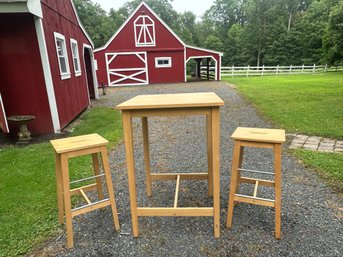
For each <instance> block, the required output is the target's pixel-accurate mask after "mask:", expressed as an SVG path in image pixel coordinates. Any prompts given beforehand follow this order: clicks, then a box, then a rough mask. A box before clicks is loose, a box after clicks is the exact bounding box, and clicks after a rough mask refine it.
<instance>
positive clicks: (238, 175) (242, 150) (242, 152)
mask: <svg viewBox="0 0 343 257" xmlns="http://www.w3.org/2000/svg"><path fill="white" fill-rule="evenodd" d="M243 154H244V146H241V147H240V148H239V160H238V169H240V168H242V164H243ZM238 169H237V185H236V194H238V193H239V188H240V185H241V181H240V178H241V171H240V170H238Z"/></svg>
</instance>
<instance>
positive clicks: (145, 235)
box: [29, 82, 343, 256]
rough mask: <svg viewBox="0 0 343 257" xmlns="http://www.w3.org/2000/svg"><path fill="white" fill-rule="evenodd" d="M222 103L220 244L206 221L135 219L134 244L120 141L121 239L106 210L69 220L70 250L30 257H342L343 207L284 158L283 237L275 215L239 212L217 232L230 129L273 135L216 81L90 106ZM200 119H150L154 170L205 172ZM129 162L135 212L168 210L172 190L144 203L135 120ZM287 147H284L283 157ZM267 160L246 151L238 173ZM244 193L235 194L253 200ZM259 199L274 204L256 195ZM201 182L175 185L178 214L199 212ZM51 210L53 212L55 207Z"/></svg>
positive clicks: (159, 188)
mask: <svg viewBox="0 0 343 257" xmlns="http://www.w3.org/2000/svg"><path fill="white" fill-rule="evenodd" d="M208 91H213V92H215V93H217V94H218V95H219V96H220V97H221V98H222V99H223V100H224V101H225V106H224V107H223V108H221V113H220V114H221V145H220V151H221V156H220V160H221V164H220V179H221V181H220V184H221V188H220V193H221V198H220V204H221V237H220V239H215V238H214V237H213V219H212V218H211V217H200V218H194V217H147V218H145V217H144V218H143V217H142V218H139V225H140V237H139V238H133V236H132V231H131V218H130V208H129V192H128V183H127V174H126V163H125V149H124V145H123V142H121V143H120V144H119V145H118V146H117V148H116V149H114V150H113V151H112V152H111V153H110V161H111V171H112V174H113V177H112V178H113V181H114V186H115V194H116V198H117V207H118V211H119V220H120V223H121V230H120V232H116V231H115V230H114V228H113V220H112V216H111V212H110V209H109V208H108V207H107V208H105V209H104V210H97V211H94V212H92V213H88V214H86V215H83V216H79V217H77V218H75V219H74V221H73V227H74V245H75V247H74V248H73V249H71V250H67V249H66V248H65V243H66V233H65V230H64V228H63V231H61V234H60V236H58V237H56V238H53V239H51V240H49V241H48V242H47V243H45V244H44V245H42V246H41V247H40V248H39V249H36V250H35V251H34V252H33V253H31V254H29V255H31V256H343V226H342V220H343V212H342V210H343V208H342V207H343V201H342V199H341V198H340V197H339V196H337V195H336V194H335V193H333V192H332V191H331V190H330V188H328V187H327V186H326V185H325V184H324V183H323V182H322V181H321V180H320V179H319V178H318V177H317V175H316V174H315V173H314V172H313V171H311V170H309V169H306V168H305V167H304V166H303V165H301V164H300V163H299V161H297V160H296V159H295V158H293V157H292V156H291V155H289V154H288V153H287V152H286V151H283V163H282V170H283V188H282V197H283V199H282V239H281V240H276V239H275V238H274V210H273V209H271V208H268V207H262V206H253V205H247V204H239V205H237V206H236V207H235V210H234V218H233V227H232V229H227V228H225V221H226V214H227V201H228V192H229V179H230V172H229V171H230V169H231V160H232V148H233V144H232V141H231V139H230V135H231V134H232V132H233V131H234V130H235V128H236V127H238V126H248V127H265V128H269V127H272V125H271V124H270V123H268V122H267V121H265V120H264V119H263V118H261V117H260V115H259V114H258V113H257V112H256V110H255V109H254V108H253V107H252V106H251V105H250V104H249V103H248V102H246V101H245V100H244V99H243V98H242V97H241V96H240V95H239V94H238V93H237V91H236V90H235V89H234V88H233V87H229V86H228V85H227V84H225V83H222V82H202V83H188V84H168V85H153V86H142V87H129V88H121V89H110V90H107V95H106V96H101V98H100V100H98V101H96V102H94V105H96V106H110V107H114V106H116V105H117V104H119V103H121V102H123V101H124V100H127V99H129V98H131V97H133V96H135V95H138V94H156V93H178V92H208ZM204 125H205V118H204V117H196V116H192V117H186V118H184V117H181V118H179V117H171V118H170V117H168V118H166V117H164V118H151V119H149V136H150V143H151V146H150V151H151V167H152V171H158V172H173V171H174V172H175V171H182V172H201V171H206V169H207V162H206V142H205V130H204ZM134 140H135V145H134V147H135V159H136V173H137V185H138V195H139V199H138V204H139V205H140V206H157V205H162V206H171V205H172V203H173V198H174V190H175V182H174V181H168V182H154V183H153V196H152V198H151V199H148V198H147V197H146V195H145V183H144V178H145V176H144V162H143V161H144V159H143V145H142V132H141V123H140V120H138V119H135V120H134ZM286 147H287V144H286V145H285V146H284V150H285V148H286ZM272 160H273V159H272V152H271V151H270V150H268V149H263V150H262V149H247V151H246V152H245V159H244V163H243V165H244V167H245V168H254V169H262V170H267V171H271V170H272V167H273V166H272V165H273V162H272ZM251 191H252V188H251V187H249V186H246V187H245V186H244V187H243V189H242V192H251ZM259 192H260V196H262V197H263V196H268V195H269V196H270V195H271V196H273V192H272V191H270V189H261V190H260V191H259ZM211 204H212V200H211V199H209V198H208V197H207V185H206V183H205V182H204V181H195V182H194V181H182V182H181V188H180V195H179V205H180V206H194V205H195V206H206V205H211ZM56 212H57V205H56Z"/></svg>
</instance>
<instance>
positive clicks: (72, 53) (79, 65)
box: [70, 38, 82, 77]
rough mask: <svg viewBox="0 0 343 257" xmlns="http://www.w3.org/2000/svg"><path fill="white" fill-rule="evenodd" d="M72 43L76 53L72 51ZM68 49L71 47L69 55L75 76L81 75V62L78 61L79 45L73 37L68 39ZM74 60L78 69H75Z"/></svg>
mask: <svg viewBox="0 0 343 257" xmlns="http://www.w3.org/2000/svg"><path fill="white" fill-rule="evenodd" d="M73 44H74V45H75V46H76V48H75V49H76V53H74V51H73ZM70 49H71V56H72V59H73V66H74V72H75V76H76V77H78V76H81V73H82V72H81V62H80V54H79V46H78V44H77V41H76V40H75V39H73V38H71V39H70ZM75 61H76V62H77V66H78V67H79V69H78V70H77V69H76V67H75Z"/></svg>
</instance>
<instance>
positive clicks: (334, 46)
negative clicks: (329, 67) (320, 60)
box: [324, 1, 343, 65]
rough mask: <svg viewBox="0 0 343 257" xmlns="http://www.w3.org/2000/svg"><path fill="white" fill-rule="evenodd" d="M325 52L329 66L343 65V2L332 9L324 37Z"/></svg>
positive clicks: (325, 58)
mask: <svg viewBox="0 0 343 257" xmlns="http://www.w3.org/2000/svg"><path fill="white" fill-rule="evenodd" d="M324 51H325V57H324V60H326V61H327V62H328V63H329V64H336V65H338V64H341V63H343V1H340V2H338V3H337V4H336V5H335V6H333V7H332V9H331V12H330V18H329V24H328V28H327V31H326V33H325V37H324Z"/></svg>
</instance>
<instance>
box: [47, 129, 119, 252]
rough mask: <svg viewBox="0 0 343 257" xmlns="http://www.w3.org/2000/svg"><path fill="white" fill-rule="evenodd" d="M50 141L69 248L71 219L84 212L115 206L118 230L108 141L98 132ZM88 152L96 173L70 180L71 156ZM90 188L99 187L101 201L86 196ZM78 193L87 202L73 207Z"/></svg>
mask: <svg viewBox="0 0 343 257" xmlns="http://www.w3.org/2000/svg"><path fill="white" fill-rule="evenodd" d="M50 142H51V144H52V146H53V148H54V150H55V161H56V180H57V181H56V182H57V199H58V214H59V221H60V223H61V224H63V223H64V216H65V220H66V227H67V247H68V248H72V247H73V245H74V241H73V227H72V218H73V217H75V216H77V215H80V214H83V213H87V212H90V211H93V210H96V209H99V208H103V207H106V206H108V205H110V206H111V208H112V215H113V220H114V227H115V229H116V230H119V228H120V227H119V220H118V213H117V207H116V203H115V197H114V192H113V186H112V179H111V172H110V167H109V162H108V156H107V149H106V145H107V143H108V141H107V140H106V139H104V138H102V137H101V136H99V135H98V134H90V135H84V136H77V137H69V138H63V139H56V140H51V141H50ZM88 154H91V155H92V161H93V167H94V173H95V175H94V176H92V177H88V178H82V179H79V180H76V181H72V182H70V180H69V165H68V160H69V158H72V157H77V156H82V155H88ZM98 154H100V155H101V159H102V166H103V170H104V173H103V174H101V173H100V165H99V156H98ZM102 177H105V181H106V184H107V194H108V198H104V194H103V188H102V184H101V178H102ZM88 180H95V183H93V184H89V185H85V186H81V187H78V188H74V189H70V185H72V184H77V183H81V182H85V181H88ZM91 190H97V193H98V197H99V201H96V202H91V201H90V199H89V198H88V196H87V195H86V192H88V191H91ZM77 194H79V195H81V196H83V198H84V200H85V201H86V203H87V204H86V205H83V206H81V207H77V208H74V209H72V206H71V199H70V198H71V196H73V195H77Z"/></svg>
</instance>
